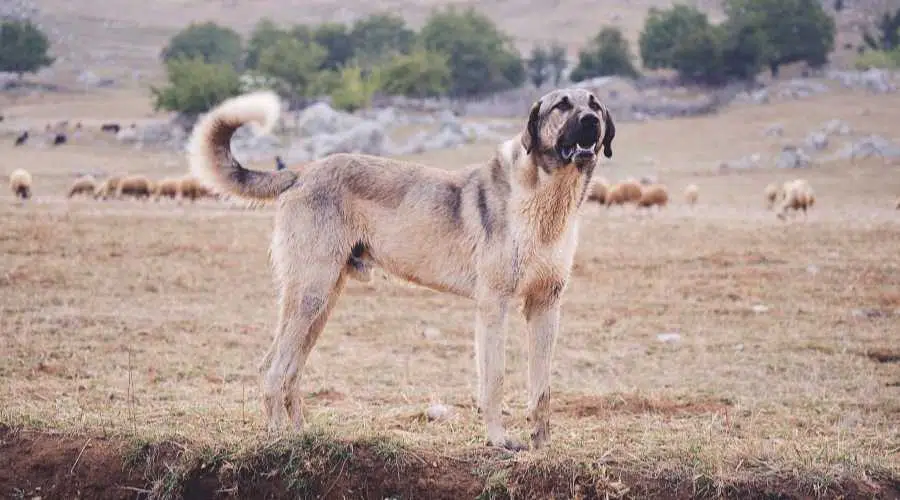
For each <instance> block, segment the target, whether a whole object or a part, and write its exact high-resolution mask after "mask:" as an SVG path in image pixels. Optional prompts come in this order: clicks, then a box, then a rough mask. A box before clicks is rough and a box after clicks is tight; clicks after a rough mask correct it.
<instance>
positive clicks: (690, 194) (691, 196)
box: [684, 184, 700, 206]
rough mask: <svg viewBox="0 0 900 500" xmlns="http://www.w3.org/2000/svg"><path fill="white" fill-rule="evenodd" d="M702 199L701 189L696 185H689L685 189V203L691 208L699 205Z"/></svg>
mask: <svg viewBox="0 0 900 500" xmlns="http://www.w3.org/2000/svg"><path fill="white" fill-rule="evenodd" d="M699 198H700V188H699V187H697V185H696V184H688V186H687V187H686V188H684V202H685V203H687V204H688V205H690V206H694V205H696V204H697V200H698V199H699Z"/></svg>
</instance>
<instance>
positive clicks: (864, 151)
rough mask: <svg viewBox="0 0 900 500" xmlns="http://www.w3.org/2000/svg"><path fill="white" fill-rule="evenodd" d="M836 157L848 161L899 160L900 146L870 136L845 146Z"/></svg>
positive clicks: (882, 138) (875, 136) (881, 138)
mask: <svg viewBox="0 0 900 500" xmlns="http://www.w3.org/2000/svg"><path fill="white" fill-rule="evenodd" d="M838 157H839V158H843V159H849V160H855V159H858V158H871V157H881V158H887V159H897V158H900V145H897V144H894V143H893V142H891V141H889V140H887V139H885V138H884V137H881V136H878V135H870V136H867V137H863V138H861V139H859V140H857V141H854V142H853V143H851V144H848V145H847V146H845V147H844V148H843V149H841V151H839V152H838Z"/></svg>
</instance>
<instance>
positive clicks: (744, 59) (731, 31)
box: [719, 20, 767, 80]
mask: <svg viewBox="0 0 900 500" xmlns="http://www.w3.org/2000/svg"><path fill="white" fill-rule="evenodd" d="M719 36H720V38H721V44H720V45H721V50H722V57H721V61H722V66H723V68H722V70H723V71H724V75H725V76H726V77H727V78H728V79H732V80H733V79H737V80H750V79H752V78H755V77H756V75H758V74H759V72H760V71H761V70H762V68H763V66H764V65H765V63H766V61H765V57H766V53H767V48H766V38H765V34H764V33H763V32H762V31H761V30H759V28H757V27H755V26H751V25H748V24H745V23H741V22H739V21H734V20H728V21H726V22H725V24H724V25H722V29H721V30H720V32H719Z"/></svg>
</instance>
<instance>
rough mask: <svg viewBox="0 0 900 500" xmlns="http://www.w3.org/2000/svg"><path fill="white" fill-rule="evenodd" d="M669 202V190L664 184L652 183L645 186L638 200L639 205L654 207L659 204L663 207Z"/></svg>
mask: <svg viewBox="0 0 900 500" xmlns="http://www.w3.org/2000/svg"><path fill="white" fill-rule="evenodd" d="M667 203H669V191H668V190H667V189H666V186H664V185H662V184H651V185H649V186H647V187H645V188H644V190H643V192H642V193H641V198H640V199H639V200H638V203H637V205H638V207H642V208H652V207H653V206H658V207H659V208H662V207H664V206H666V204H667Z"/></svg>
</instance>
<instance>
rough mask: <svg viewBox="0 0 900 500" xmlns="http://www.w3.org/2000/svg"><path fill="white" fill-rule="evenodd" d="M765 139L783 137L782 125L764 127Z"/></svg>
mask: <svg viewBox="0 0 900 500" xmlns="http://www.w3.org/2000/svg"><path fill="white" fill-rule="evenodd" d="M765 135H766V137H781V136H783V135H784V125H782V124H780V123H773V124H772V125H769V126H768V127H766V130H765Z"/></svg>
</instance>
